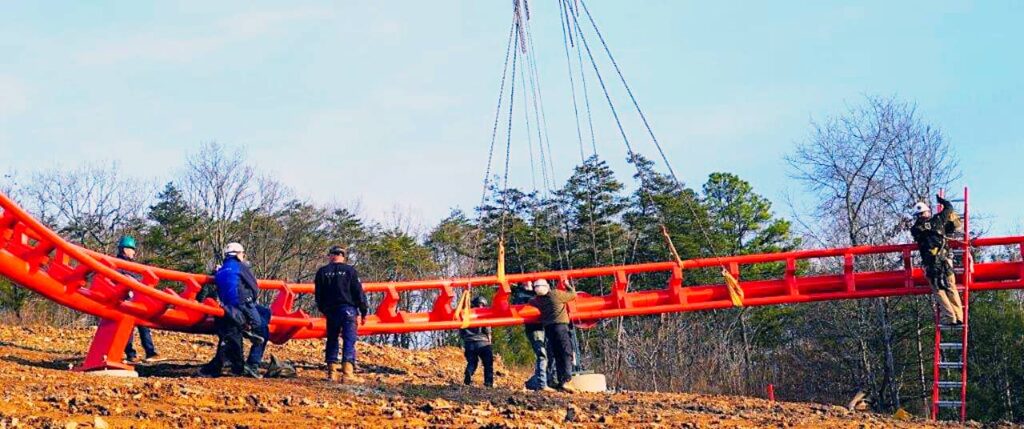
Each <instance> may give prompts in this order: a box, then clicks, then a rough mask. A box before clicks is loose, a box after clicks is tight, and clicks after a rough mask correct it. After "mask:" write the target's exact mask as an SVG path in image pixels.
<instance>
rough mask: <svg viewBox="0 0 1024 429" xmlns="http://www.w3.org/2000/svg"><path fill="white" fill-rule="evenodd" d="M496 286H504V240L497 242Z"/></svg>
mask: <svg viewBox="0 0 1024 429" xmlns="http://www.w3.org/2000/svg"><path fill="white" fill-rule="evenodd" d="M498 284H501V285H504V284H505V239H504V238H502V239H499V240H498Z"/></svg>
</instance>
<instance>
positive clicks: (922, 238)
mask: <svg viewBox="0 0 1024 429" xmlns="http://www.w3.org/2000/svg"><path fill="white" fill-rule="evenodd" d="M935 198H936V199H937V200H938V202H939V204H942V211H941V212H939V213H937V214H935V215H934V216H933V215H932V209H931V207H929V206H928V204H927V203H925V202H919V203H917V204H916V205H914V217H915V218H916V220H915V221H914V226H912V227H911V228H910V234H911V235H912V236H914V241H915V242H917V247H918V250H920V253H921V262H922V264H923V265H924V269H925V275H926V276H927V277H928V281H929V282H930V283H931V285H932V292H934V293H935V299H936V300H938V301H939V308H940V309H942V315H943V316H944V318H945V319H946V321H947V323H950V324H953V325H959V324H963V323H964V312H963V304H961V302H960V292H959V291H957V289H956V277H955V275H954V273H953V259H952V257H951V256H950V254H949V246H948V245H947V243H946V234H947V233H951V232H953V231H955V230H957V229H958V228H959V227H960V225H958V224H959V223H960V222H959V219H960V218H959V216H957V215H956V212H955V211H954V209H953V205H952V204H950V202H949V201H946V199H944V198H942V197H941V196H938V195H936V196H935Z"/></svg>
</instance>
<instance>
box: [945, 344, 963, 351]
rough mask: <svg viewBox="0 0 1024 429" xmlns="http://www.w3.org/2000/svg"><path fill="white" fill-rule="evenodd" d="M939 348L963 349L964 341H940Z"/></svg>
mask: <svg viewBox="0 0 1024 429" xmlns="http://www.w3.org/2000/svg"><path fill="white" fill-rule="evenodd" d="M939 348H940V349H944V350H953V349H962V348H964V345H963V343H939Z"/></svg>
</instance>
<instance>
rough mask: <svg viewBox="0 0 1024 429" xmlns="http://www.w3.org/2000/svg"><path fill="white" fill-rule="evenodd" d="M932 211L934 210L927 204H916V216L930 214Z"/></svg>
mask: <svg viewBox="0 0 1024 429" xmlns="http://www.w3.org/2000/svg"><path fill="white" fill-rule="evenodd" d="M931 211H932V208H931V207H929V206H928V204H927V203H924V202H919V203H917V204H914V216H920V215H921V214H922V213H929V212H931Z"/></svg>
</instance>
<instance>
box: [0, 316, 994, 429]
mask: <svg viewBox="0 0 1024 429" xmlns="http://www.w3.org/2000/svg"><path fill="white" fill-rule="evenodd" d="M92 334H93V330H91V329H81V328H75V329H56V328H52V327H42V326H38V327H37V326H33V327H17V326H0V388H2V391H0V429H3V428H11V427H42V428H46V427H52V428H88V427H95V428H105V427H107V428H121V427H139V428H143V427H147V428H163V427H204V428H207V427H210V428H256V427H310V428H313V427H317V428H319V427H382V428H389V427H457V428H540V427H545V428H547V427H621V428H698V427H699V428H705V427H706V428H763V427H775V428H800V427H805V428H812V427H813V428H818V427H830V428H868V427H870V428H874V427H877V428H911V427H915V428H916V427H956V426H953V425H945V426H944V425H935V424H932V423H930V422H926V421H923V420H913V421H900V420H896V419H893V418H891V417H886V416H881V415H876V414H870V413H851V412H848V411H847V410H846V409H844V408H841V407H835V406H829V405H819V404H803V403H783V402H780V403H772V402H768V401H765V400H761V399H755V398H745V397H727V396H707V395H692V394H655V393H633V392H628V393H615V394H577V395H568V394H564V393H552V394H538V393H533V392H527V391H525V390H522V389H521V388H520V386H521V385H522V382H523V380H524V379H525V378H526V375H525V374H523V373H521V372H517V371H513V370H509V369H506V368H504V367H503V366H502V365H501V364H500V362H499V363H498V364H497V368H498V370H497V373H498V376H497V379H498V387H497V388H495V389H484V388H482V387H467V386H462V385H461V384H460V383H459V382H460V381H461V371H462V368H463V364H464V361H463V357H462V353H461V351H460V350H458V349H454V348H445V349H437V350H430V351H408V350H403V349H396V348H389V347H376V346H369V345H360V349H359V352H360V360H361V368H360V371H361V375H362V376H363V377H365V378H366V382H365V383H363V384H360V385H340V384H333V383H328V382H326V381H323V380H322V378H323V371H322V368H321V366H320V365H321V364H320V361H321V360H322V357H321V353H322V347H323V342H322V341H295V342H291V343H289V344H287V345H285V346H271V347H270V349H269V350H268V359H269V355H270V354H274V355H276V356H277V357H278V358H282V359H287V360H289V361H292V362H293V363H295V364H296V366H297V367H298V369H299V377H298V378H295V379H264V380H254V379H247V378H234V377H222V378H217V379H203V378H196V377H194V375H195V374H196V370H197V368H198V366H199V365H200V364H201V363H202V362H204V361H205V360H207V359H208V358H209V357H210V355H211V354H212V353H213V349H214V342H213V341H214V339H213V338H212V337H209V336H196V335H184V334H177V333H165V332H154V337H155V341H156V345H157V348H158V349H159V350H160V352H161V353H162V354H163V355H164V356H166V357H167V358H169V360H168V361H166V362H161V363H157V364H142V365H139V366H138V367H137V370H138V372H139V373H140V375H141V376H142V377H140V378H135V379H131V378H114V377H103V376H95V375H89V374H83V373H77V372H72V371H69V370H68V368H69V367H70V366H72V365H74V364H77V363H78V362H80V361H81V359H82V358H83V355H84V352H85V350H86V349H87V347H88V345H89V340H90V339H91V337H92ZM477 377H480V375H479V374H478V375H477ZM972 426H979V427H980V425H972Z"/></svg>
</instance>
